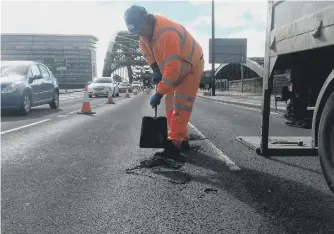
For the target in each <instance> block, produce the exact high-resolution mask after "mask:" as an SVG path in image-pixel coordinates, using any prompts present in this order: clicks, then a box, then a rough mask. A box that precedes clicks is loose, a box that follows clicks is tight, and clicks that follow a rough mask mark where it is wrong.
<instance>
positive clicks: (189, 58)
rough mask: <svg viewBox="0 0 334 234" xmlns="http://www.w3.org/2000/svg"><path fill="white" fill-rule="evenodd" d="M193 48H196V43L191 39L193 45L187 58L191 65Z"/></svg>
mask: <svg viewBox="0 0 334 234" xmlns="http://www.w3.org/2000/svg"><path fill="white" fill-rule="evenodd" d="M195 46H196V41H195V39H194V38H193V44H192V46H191V52H190V55H189V56H188V61H190V62H191V63H192V60H193V56H194V53H195Z"/></svg>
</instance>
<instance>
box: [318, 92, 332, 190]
mask: <svg viewBox="0 0 334 234" xmlns="http://www.w3.org/2000/svg"><path fill="white" fill-rule="evenodd" d="M318 132H319V133H318V152H319V157H320V164H321V168H322V171H323V173H324V176H325V179H326V182H327V184H328V186H329V188H330V189H331V190H332V192H333V193H334V92H333V93H332V94H331V95H330V96H329V98H328V100H327V102H326V104H325V107H324V109H323V111H322V115H321V119H320V123H319V131H318Z"/></svg>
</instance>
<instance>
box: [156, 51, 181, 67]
mask: <svg viewBox="0 0 334 234" xmlns="http://www.w3.org/2000/svg"><path fill="white" fill-rule="evenodd" d="M180 59H181V56H180V55H178V54H174V55H171V56H169V57H167V58H165V59H164V60H163V61H162V63H161V64H159V68H160V69H161V70H162V69H164V68H165V66H166V63H168V62H170V61H174V60H180Z"/></svg>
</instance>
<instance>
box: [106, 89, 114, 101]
mask: <svg viewBox="0 0 334 234" xmlns="http://www.w3.org/2000/svg"><path fill="white" fill-rule="evenodd" d="M106 104H116V103H115V102H114V99H113V98H112V93H111V89H109V93H108V101H107V102H106Z"/></svg>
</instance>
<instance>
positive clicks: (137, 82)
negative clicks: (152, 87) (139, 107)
mask: <svg viewBox="0 0 334 234" xmlns="http://www.w3.org/2000/svg"><path fill="white" fill-rule="evenodd" d="M131 86H132V88H133V89H135V88H136V89H140V88H142V87H143V84H142V82H140V81H133V82H132V84H131Z"/></svg>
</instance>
